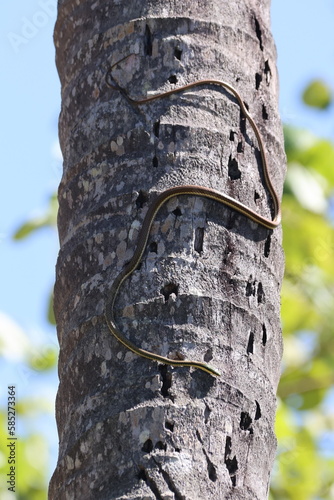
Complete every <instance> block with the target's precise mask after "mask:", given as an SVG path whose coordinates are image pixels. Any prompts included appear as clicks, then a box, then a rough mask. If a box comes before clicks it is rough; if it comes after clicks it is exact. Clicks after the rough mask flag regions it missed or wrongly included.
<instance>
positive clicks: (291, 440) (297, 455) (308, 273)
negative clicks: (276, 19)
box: [270, 80, 334, 500]
mask: <svg viewBox="0 0 334 500" xmlns="http://www.w3.org/2000/svg"><path fill="white" fill-rule="evenodd" d="M302 98H303V101H304V103H305V104H306V105H308V106H311V107H313V108H315V112H316V110H318V113H323V112H324V110H327V109H328V108H329V107H330V106H332V95H331V90H330V88H329V87H328V86H327V85H326V83H324V82H322V81H320V80H314V81H312V82H311V83H310V84H309V85H308V86H307V88H306V89H305V90H304V92H303V94H302ZM284 136H285V150H286V154H287V160H288V171H287V176H286V181H285V185H284V194H283V204H282V211H283V246H284V251H285V259H286V267H285V277H284V281H283V286H282V328H283V335H284V356H283V363H282V376H281V380H280V384H279V388H278V410H277V418H276V435H277V439H278V450H277V458H276V463H275V467H274V471H273V474H272V482H271V493H270V499H271V500H333V499H334V231H333V223H334V144H333V142H331V141H329V140H325V139H322V138H318V137H315V136H314V135H313V134H312V133H310V132H309V131H307V130H300V129H297V128H294V127H291V126H285V127H284Z"/></svg>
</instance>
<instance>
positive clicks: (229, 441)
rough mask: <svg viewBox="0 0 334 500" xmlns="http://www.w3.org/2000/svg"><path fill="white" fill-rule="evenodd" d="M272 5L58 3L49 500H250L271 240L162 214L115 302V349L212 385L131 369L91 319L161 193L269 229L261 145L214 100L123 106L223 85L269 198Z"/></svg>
mask: <svg viewBox="0 0 334 500" xmlns="http://www.w3.org/2000/svg"><path fill="white" fill-rule="evenodd" d="M269 3H270V2H269V0H265V1H263V2H256V1H255V0H239V1H238V2H231V1H229V0H211V1H206V2H201V1H199V0H197V1H193V0H183V2H167V3H166V2H165V1H162V0H156V1H155V2H151V1H149V0H133V1H131V2H129V1H126V0H117V1H113V2H106V1H101V0H94V1H89V0H82V1H81V2H78V1H75V0H66V1H61V0H60V1H58V19H57V24H56V29H55V45H56V51H57V66H58V71H59V75H60V79H61V85H62V110H61V116H60V127H59V129H60V141H61V147H62V151H63V155H64V174H63V179H62V181H61V184H60V187H59V203H60V209H59V236H60V244H61V248H60V253H59V258H58V263H57V273H56V274H57V277H56V286H55V314H56V318H57V323H58V336H59V342H60V359H59V375H60V386H59V391H58V397H57V408H56V411H57V423H58V430H59V439H60V446H59V460H58V464H57V467H56V470H55V472H54V474H53V477H52V479H51V483H50V490H49V497H50V498H51V499H62V500H63V499H72V498H73V499H74V498H80V499H90V498H92V499H93V498H94V499H96V498H97V499H105V500H107V499H108V500H110V499H124V500H125V499H189V500H191V499H240V500H241V499H242V500H247V499H249V500H257V499H258V500H264V499H265V498H267V495H268V488H269V477H270V471H271V467H272V464H273V460H274V455H275V450H276V440H275V436H274V431H273V425H274V418H275V401H276V400H275V393H276V388H277V384H278V379H279V372H280V359H281V352H282V340H281V331H280V320H279V291H280V284H281V279H282V269H283V255H282V249H281V231H280V229H275V230H274V231H271V230H268V229H266V228H263V227H261V226H260V225H259V224H256V223H255V222H252V221H250V220H249V219H248V218H247V217H245V216H243V215H242V214H240V213H237V212H236V211H233V210H232V209H230V208H228V207H226V206H224V205H223V204H221V203H218V202H216V201H214V200H207V199H204V198H201V197H195V196H191V195H188V196H187V195H183V196H179V197H177V198H173V199H171V200H170V201H169V202H168V203H167V204H166V205H165V206H164V207H162V208H161V210H160V211H159V212H158V214H157V216H156V218H155V222H154V224H153V227H152V230H151V235H150V237H149V241H148V244H147V248H146V251H145V253H144V256H143V258H142V260H141V265H140V266H139V267H138V268H137V270H136V271H134V272H133V274H132V275H131V276H129V278H128V279H127V280H126V281H125V282H124V284H123V285H122V286H121V288H120V291H119V294H118V297H117V300H116V303H115V311H116V321H117V326H118V328H119V330H120V331H121V332H122V334H123V335H125V336H126V337H127V338H129V339H131V340H132V342H134V343H135V344H136V345H138V346H140V347H142V348H144V349H147V350H149V351H151V352H154V353H159V354H162V355H164V356H168V357H170V358H174V359H183V358H185V359H190V360H196V361H201V362H206V363H210V365H212V366H214V367H215V368H217V369H219V370H220V372H221V374H222V375H221V377H217V378H215V377H212V376H211V375H210V374H208V373H205V372H204V371H201V370H196V369H194V368H188V367H171V366H167V365H164V364H158V363H156V362H154V361H150V360H148V359H145V358H143V357H140V356H137V355H136V354H134V353H132V352H131V351H129V350H128V349H126V348H125V346H123V345H122V344H121V343H119V342H118V341H117V340H116V338H114V337H113V336H112V335H111V334H110V332H109V330H108V327H107V325H106V322H105V318H104V307H105V303H106V297H107V296H108V290H109V289H110V286H111V284H112V283H113V280H114V279H115V278H116V276H117V275H118V274H119V273H120V271H121V270H122V268H123V266H124V264H125V263H126V262H127V261H128V260H129V259H130V258H131V256H132V254H133V252H134V250H135V248H136V242H137V236H138V229H139V227H140V225H141V223H142V221H143V218H144V216H145V213H146V211H147V208H148V206H149V205H150V203H152V201H153V200H154V199H155V198H156V195H157V194H158V193H160V192H162V191H164V190H165V189H167V188H169V187H172V186H175V185H184V184H197V185H200V186H207V187H213V188H215V189H218V190H219V191H221V192H223V193H226V194H228V195H229V196H231V197H233V198H235V199H238V200H240V201H242V202H243V203H244V204H245V205H247V206H249V207H250V208H251V209H252V210H254V211H256V212H259V213H261V214H263V215H265V216H266V217H268V218H270V216H271V209H270V205H271V199H270V196H269V195H268V192H267V190H266V187H265V179H264V176H263V165H262V164H261V156H260V152H259V145H258V143H257V141H256V138H255V136H254V133H253V130H252V128H251V127H250V126H249V123H248V122H247V121H246V120H245V119H244V117H243V115H242V113H241V112H240V107H239V105H238V104H237V102H236V100H235V98H234V97H233V96H232V95H231V94H230V93H229V92H228V91H226V90H224V89H221V88H216V87H213V86H211V85H203V86H199V87H196V88H193V89H191V90H189V91H186V92H183V93H179V94H175V95H173V96H170V97H168V98H165V99H158V100H156V101H154V102H151V103H149V104H146V105H142V106H137V105H135V104H134V103H133V102H132V101H131V100H129V98H128V96H130V97H131V98H132V99H140V98H142V97H145V96H147V95H152V94H154V93H157V92H163V91H166V90H170V89H173V88H177V87H178V86H181V85H184V84H187V83H191V82H194V81H196V80H200V79H217V80H224V81H226V82H228V83H230V84H231V85H232V86H234V87H235V88H236V89H237V90H238V92H239V93H240V94H241V95H242V97H243V99H244V101H245V102H246V103H247V107H248V108H249V111H250V113H251V115H252V116H253V118H254V120H255V122H256V123H257V124H258V127H259V129H260V131H261V134H262V138H263V141H264V144H265V148H266V151H267V155H268V160H269V170H270V176H271V178H272V181H273V184H274V185H275V187H276V189H277V190H278V191H279V192H280V191H281V188H282V182H283V176H284V165H285V157H284V151H283V139H282V130H281V124H280V120H279V116H278V104H277V101H278V85H277V73H276V67H275V59H276V54H275V46H274V43H273V40H272V36H271V33H270V19H269ZM118 61H120V62H119V63H118V64H116V63H117V62H118ZM111 65H115V66H114V67H113V69H112V72H111V78H112V84H113V85H114V88H111V87H110V86H108V85H107V83H106V80H105V78H106V74H107V72H108V70H109V68H110V66H111Z"/></svg>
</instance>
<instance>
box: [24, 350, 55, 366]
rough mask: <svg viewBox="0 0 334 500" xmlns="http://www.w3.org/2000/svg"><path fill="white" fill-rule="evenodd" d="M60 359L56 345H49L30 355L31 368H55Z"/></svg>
mask: <svg viewBox="0 0 334 500" xmlns="http://www.w3.org/2000/svg"><path fill="white" fill-rule="evenodd" d="M57 359H58V349H57V348H56V347H55V346H50V345H47V346H45V347H42V348H41V349H36V351H35V352H34V353H33V354H31V355H30V356H29V357H28V364H29V366H30V368H32V369H33V370H36V371H46V370H50V369H51V368H53V367H54V366H55V365H56V363H57Z"/></svg>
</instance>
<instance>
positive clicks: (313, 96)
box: [303, 80, 332, 109]
mask: <svg viewBox="0 0 334 500" xmlns="http://www.w3.org/2000/svg"><path fill="white" fill-rule="evenodd" d="M303 101H304V103H305V104H307V106H311V107H312V108H317V109H326V108H328V106H329V105H330V104H331V102H332V95H331V89H330V88H329V86H328V85H327V84H326V83H325V82H324V81H322V80H313V81H312V82H310V83H309V84H308V86H307V87H306V89H305V90H304V92H303Z"/></svg>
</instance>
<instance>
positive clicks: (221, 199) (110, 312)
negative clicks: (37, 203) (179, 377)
mask: <svg viewBox="0 0 334 500" xmlns="http://www.w3.org/2000/svg"><path fill="white" fill-rule="evenodd" d="M127 57H129V56H127ZM124 59H125V58H124ZM119 62H120V61H118V62H117V63H116V64H118V63H119ZM114 66H115V64H114V65H113V66H111V67H110V69H109V71H108V72H107V74H106V83H107V85H108V86H109V87H111V88H113V89H114V90H118V91H119V92H121V94H122V95H123V96H124V97H125V98H126V99H127V101H128V102H130V103H131V104H133V105H135V106H142V105H145V104H149V103H151V102H152V101H155V100H157V99H162V98H167V97H169V96H171V95H173V94H176V93H181V92H182V93H183V92H186V91H187V90H190V89H192V88H194V87H199V86H208V85H210V86H215V87H217V86H218V87H223V88H224V89H226V90H227V91H229V92H230V93H231V94H232V95H233V96H234V97H235V98H236V100H237V102H238V104H239V106H240V109H241V111H242V113H243V115H244V117H245V118H246V119H247V120H248V122H249V123H250V125H251V127H252V129H253V131H254V134H255V136H256V139H257V141H258V145H259V149H260V153H261V161H262V168H263V175H264V181H265V185H266V187H267V190H268V191H269V194H270V197H271V199H272V202H273V215H272V218H267V217H264V216H262V215H260V214H259V213H257V212H255V211H254V210H252V209H251V208H249V207H247V206H246V205H244V204H243V203H242V202H240V201H238V200H236V199H234V198H232V197H230V196H228V195H227V194H225V193H221V192H220V191H218V190H216V189H213V188H209V187H204V186H197V185H186V184H184V185H179V186H174V187H170V188H168V189H165V190H164V191H162V192H161V193H160V194H158V195H157V196H156V198H155V199H154V200H153V202H152V203H151V204H150V205H149V207H148V210H147V212H146V215H145V217H144V220H143V223H142V226H141V228H140V231H139V234H138V239H137V246H136V248H135V251H134V253H133V256H132V258H131V259H130V260H129V262H127V263H126V264H125V267H124V268H123V269H122V271H121V272H120V273H119V274H118V276H117V277H116V279H115V280H114V281H113V283H112V286H111V288H110V290H109V293H108V296H107V300H106V306H105V319H106V323H107V325H108V327H109V330H110V332H111V333H112V334H113V335H114V337H116V339H117V340H118V341H119V342H120V343H121V344H123V345H124V346H125V347H126V348H127V349H129V350H130V351H132V352H133V353H135V354H137V355H139V356H142V357H144V358H147V359H149V360H152V361H157V362H159V363H163V364H167V365H171V366H183V367H184V366H186V367H192V368H197V369H199V370H202V371H204V372H207V373H209V374H210V375H212V376H214V377H218V376H220V375H221V374H220V372H219V371H218V370H216V368H214V367H212V366H210V365H208V364H206V363H204V362H200V361H193V360H186V359H170V358H168V357H166V356H162V355H160V354H156V353H153V352H150V351H147V350H145V349H142V348H141V347H138V346H137V345H135V344H134V343H133V342H132V341H130V340H129V339H128V338H126V337H125V336H124V335H123V333H122V332H121V331H120V330H119V328H118V326H117V324H116V320H115V312H114V305H115V300H116V297H117V295H118V292H119V290H120V287H121V285H122V284H123V283H124V281H125V280H126V279H127V278H129V276H130V275H131V274H132V273H133V272H134V271H135V270H136V269H137V267H138V265H139V264H140V261H141V259H142V257H143V254H144V251H145V248H146V245H147V241H148V238H149V234H150V231H151V228H152V224H153V222H154V219H155V216H156V215H157V212H158V211H159V210H160V208H161V207H162V206H163V205H165V204H166V203H167V202H168V200H170V199H171V198H174V197H176V196H179V195H190V196H202V197H204V198H208V199H210V200H214V201H217V202H218V203H222V204H223V205H225V206H227V207H229V208H231V209H233V210H234V211H236V212H238V213H239V214H242V215H243V216H245V217H246V218H248V219H250V220H252V221H253V222H256V223H257V224H259V225H260V226H262V227H264V228H266V229H270V230H273V229H275V228H276V227H277V226H278V225H279V224H280V222H281V207H280V200H279V197H278V195H277V193H276V191H275V189H274V187H273V184H272V182H271V178H270V175H269V170H268V163H267V158H266V153H265V148H264V144H263V140H262V137H261V134H260V132H259V129H258V127H257V125H256V123H255V121H254V119H253V118H252V116H251V115H250V113H249V111H248V109H247V107H246V105H245V103H244V101H243V100H242V98H241V96H240V94H239V93H238V92H237V90H236V89H235V88H234V87H233V86H232V85H230V84H229V83H226V82H224V81H221V80H214V79H205V80H196V81H195V82H192V83H188V84H186V85H182V86H179V87H177V88H174V89H172V90H168V91H166V92H162V93H158V94H153V95H150V96H148V97H144V98H141V99H134V98H132V97H130V96H129V94H128V93H127V92H126V91H125V90H124V89H123V88H122V87H120V86H119V85H118V83H116V82H115V80H114V79H112V80H113V81H112V82H111V81H110V78H112V76H111V71H112V69H113V67H114Z"/></svg>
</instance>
